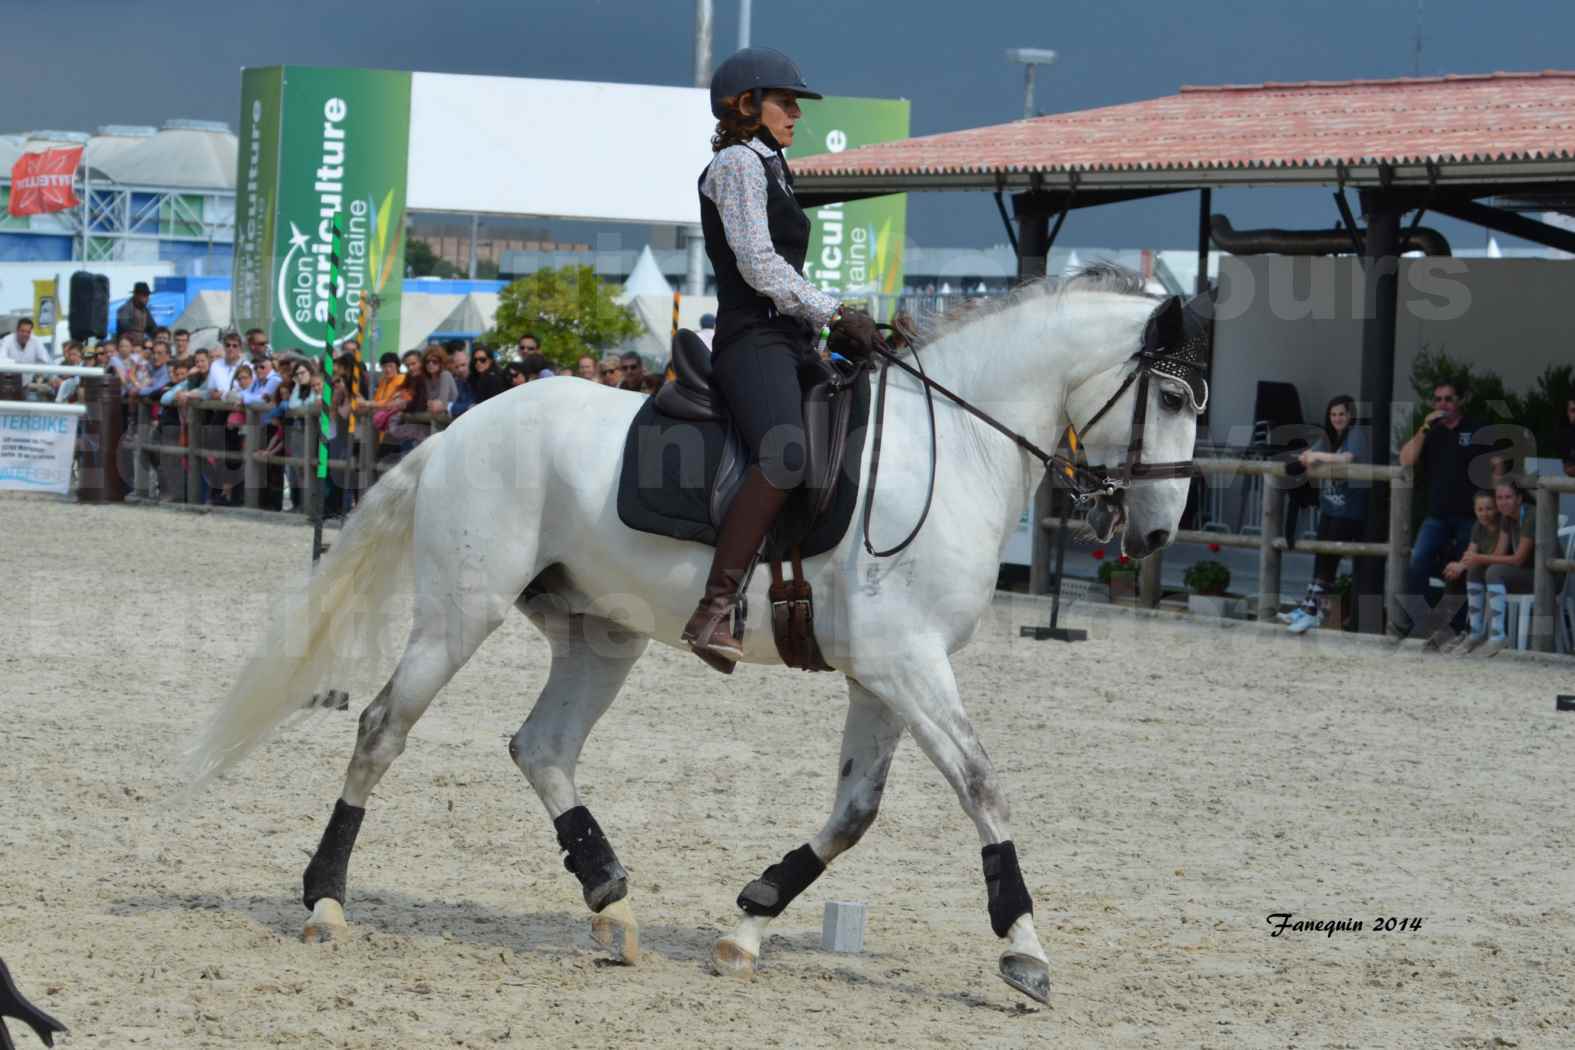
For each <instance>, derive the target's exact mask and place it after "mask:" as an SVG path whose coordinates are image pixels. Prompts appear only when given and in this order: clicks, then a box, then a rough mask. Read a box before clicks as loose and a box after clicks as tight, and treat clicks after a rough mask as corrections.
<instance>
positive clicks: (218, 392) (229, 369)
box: [204, 332, 241, 400]
mask: <svg viewBox="0 0 1575 1050" xmlns="http://www.w3.org/2000/svg"><path fill="white" fill-rule="evenodd" d="M240 363H241V337H240V333H238V332H225V333H224V356H223V357H221V358H218V359H217V360H215V361H214V362H213V363H212V364H210V365H208V382H207V385H206V386H205V387H204V389H205V390H206V391H207V393H208V396H209V397H210V398H213V399H215V400H218V399H220V398H222V397H224V395H225V394H227V393H229V392H230V380H232V379H234V378H235V369H236V366H238V365H239V364H240Z"/></svg>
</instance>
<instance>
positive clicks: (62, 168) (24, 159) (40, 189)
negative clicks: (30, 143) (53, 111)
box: [11, 146, 82, 215]
mask: <svg viewBox="0 0 1575 1050" xmlns="http://www.w3.org/2000/svg"><path fill="white" fill-rule="evenodd" d="M81 160H82V147H81V146H66V147H62V148H60V149H50V150H45V151H44V152H42V153H24V154H22V155H21V156H20V157H18V158H17V161H16V164H15V166H13V167H12V168H11V214H12V215H42V214H44V213H45V212H51V211H65V210H66V209H67V208H75V207H76V206H77V204H78V203H79V202H78V201H77V195H76V192H75V191H74V189H73V188H72V181H73V180H74V179H75V178H76V174H77V164H78V163H80V162H81Z"/></svg>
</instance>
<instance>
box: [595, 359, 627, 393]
mask: <svg viewBox="0 0 1575 1050" xmlns="http://www.w3.org/2000/svg"><path fill="white" fill-rule="evenodd" d="M596 371H597V374H598V375H599V376H601V381H602V386H617V385H618V384H619V383H621V382H623V360H622V359H621V358H619V356H618V355H617V354H608V355H606V356H605V357H603V358H602V361H601V365H600V366H599V367H598V368H597V370H596Z"/></svg>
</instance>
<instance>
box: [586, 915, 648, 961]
mask: <svg viewBox="0 0 1575 1050" xmlns="http://www.w3.org/2000/svg"><path fill="white" fill-rule="evenodd" d="M591 939H592V940H594V941H595V942H596V943H597V944H599V945H601V946H602V947H603V948H606V949H607V950H608V951H610V952H612V954H613V955H614V957H616V958H617V959H618V960H619V961H620V962H625V963H634V962H638V961H639V959H640V926H639V924H638V923H636V922H635V921H634V911H633V910H632V909H631V908H630V907H629V902H628V901H627V900H616V901H613V902H612V903H611V904H609V905H607V907H605V908H603V909H602V910H601V911H599V912H597V913H596V914H595V915H592V916H591Z"/></svg>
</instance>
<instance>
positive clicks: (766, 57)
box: [711, 47, 825, 119]
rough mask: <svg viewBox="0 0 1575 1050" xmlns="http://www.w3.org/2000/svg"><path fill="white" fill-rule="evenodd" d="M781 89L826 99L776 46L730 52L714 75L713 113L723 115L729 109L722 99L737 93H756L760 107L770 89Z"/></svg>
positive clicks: (757, 105)
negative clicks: (813, 88) (762, 97)
mask: <svg viewBox="0 0 1575 1050" xmlns="http://www.w3.org/2000/svg"><path fill="white" fill-rule="evenodd" d="M773 88H777V89H779V90H782V91H791V92H793V94H795V95H797V96H798V97H800V98H824V97H825V96H823V95H821V94H820V93H819V92H815V91H811V90H810V89H809V85H808V84H806V83H804V74H802V73H800V72H799V71H798V66H797V65H795V64H794V63H793V60H792V59H791V58H789V57H787V56H786V55H784V54H783V53H782V52H780V51H778V50H777V49H776V48H772V47H746V48H744V49H743V50H742V51H735V52H734V53H733V54H731V55H729V56H728V58H727V61H725V62H723V63H722V64H721V65H719V66H717V67H716V72H715V73H714V74H713V75H712V77H711V115H712V116H714V117H717V118H719V119H720V118H721V116H722V115H723V113H725V112H726V111H725V110H724V109H723V108H722V100H723V99H724V98H731V97H732V96H734V95H742V94H743V93H744V92H746V91H748V92H751V93H752V94H753V95H754V96H755V109H756V110H757V111H758V110H759V109H760V99H761V96H763V95H764V94H765V93H766V92H767V91H770V90H771V89H773Z"/></svg>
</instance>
